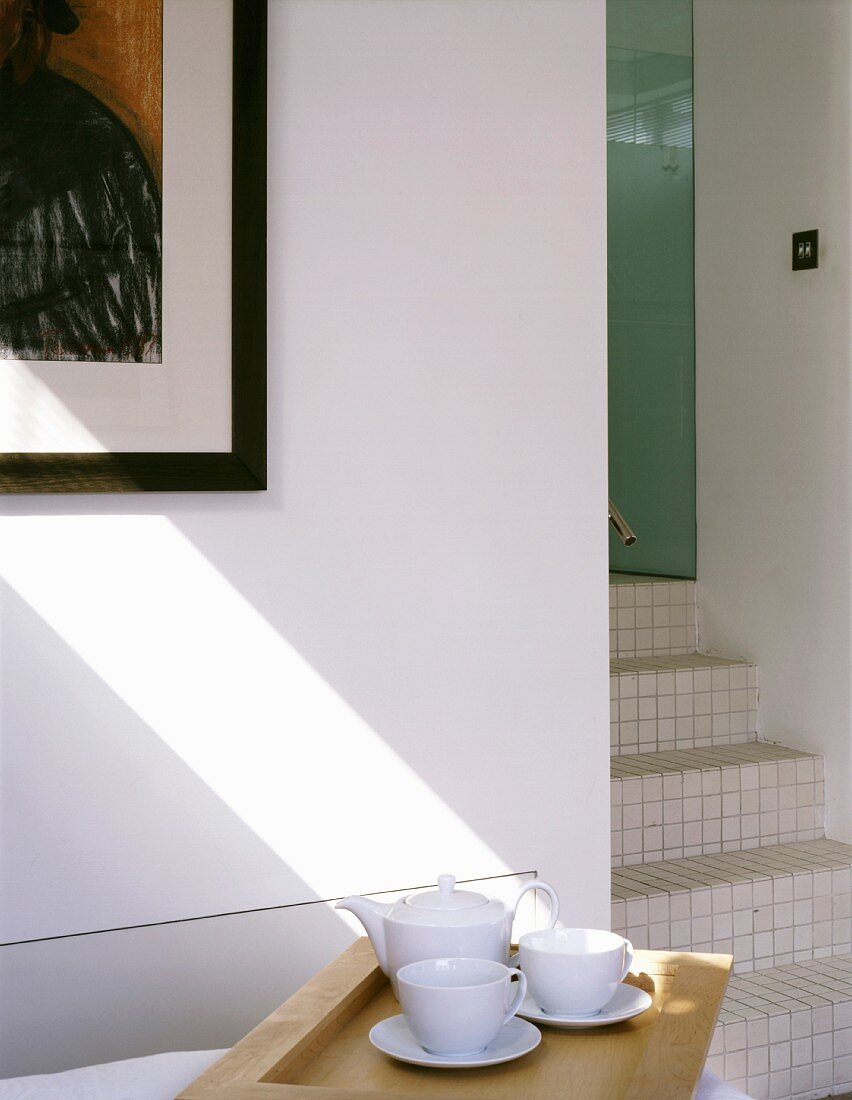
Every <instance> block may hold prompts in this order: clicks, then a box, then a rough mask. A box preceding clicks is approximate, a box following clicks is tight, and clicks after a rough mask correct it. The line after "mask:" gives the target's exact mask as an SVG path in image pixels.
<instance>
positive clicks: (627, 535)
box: [607, 500, 636, 546]
mask: <svg viewBox="0 0 852 1100" xmlns="http://www.w3.org/2000/svg"><path fill="white" fill-rule="evenodd" d="M607 504H608V505H609V522H610V523H611V524H612V526H613V528H614V529H615V533H616V534H617V535H618V537H619V538H620V539H621V541H622V542H623V543H624V545H625V546H632V545H633V543H634V542H635V541H636V536H635V535H634V534H633V529H632V528H631V526H630V524H629V523H628V522H627V520H626V519H625V518H624V516H623V515H622V514H621V512H619V510H618V509H617V508H616V506H615V505H614V504H613V503H612V501H611V500H607Z"/></svg>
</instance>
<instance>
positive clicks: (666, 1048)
mask: <svg viewBox="0 0 852 1100" xmlns="http://www.w3.org/2000/svg"><path fill="white" fill-rule="evenodd" d="M732 961H733V960H732V957H731V956H730V955H699V954H693V953H686V952H673V951H637V952H636V960H635V963H634V967H633V969H634V972H635V973H637V974H638V973H640V972H644V973H646V974H648V975H650V977H651V979H652V981H653V983H654V986H655V990H654V993H653V994H652V996H653V998H654V1005H653V1007H651V1008H649V1009H648V1010H647V1012H643V1013H642V1015H641V1016H636V1017H634V1018H633V1019H632V1020H627V1021H626V1022H624V1023H621V1024H613V1025H611V1026H609V1027H603V1028H598V1029H585V1030H582V1031H557V1030H555V1029H553V1028H547V1027H543V1028H541V1032H542V1041H541V1043H540V1045H539V1046H538V1047H537V1048H536V1049H535V1050H534V1051H532V1052H531V1053H530V1054H527V1055H525V1056H524V1057H523V1058H519V1059H518V1060H517V1061H515V1062H507V1063H504V1064H503V1065H499V1066H489V1067H486V1068H482V1069H466V1070H447V1069H441V1070H439V1069H424V1068H421V1067H418V1066H410V1065H405V1064H403V1063H401V1062H395V1061H393V1060H392V1059H391V1058H389V1057H387V1056H386V1055H384V1054H382V1053H380V1052H379V1051H378V1050H376V1049H375V1048H374V1047H373V1046H372V1044H371V1043H370V1041H369V1039H368V1038H367V1035H368V1032H369V1030H370V1028H371V1027H372V1026H373V1024H375V1023H377V1022H378V1021H379V1020H383V1019H384V1018H385V1017H387V1016H394V1015H396V1014H397V1013H398V1012H399V1011H400V1009H399V1004H398V1003H397V1001H396V999H395V998H394V995H393V993H392V992H391V988H390V984H389V983H388V980H387V978H386V977H385V976H384V974H383V973H382V971H381V970H380V969H379V966H378V964H377V962H376V956H375V955H374V954H373V949H372V948H371V947H370V943H369V940H367V939H361V940H358V941H357V942H356V943H354V944H353V945H352V946H351V947H349V948H347V950H346V951H344V952H343V954H342V955H340V956H339V957H338V958H337V959H335V960H334V962H332V963H331V964H330V965H329V966H327V967H326V968H325V970H322V971H321V972H320V973H319V974H318V975H317V976H316V977H315V978H313V979H312V980H311V981H310V982H308V984H307V985H305V986H303V987H302V989H300V990H299V991H298V993H295V994H294V995H293V996H292V997H291V998H290V999H289V1000H288V1001H285V1002H284V1004H283V1005H282V1006H281V1007H280V1008H279V1009H277V1010H276V1011H275V1012H273V1013H272V1015H271V1016H269V1017H267V1019H266V1020H264V1021H263V1023H262V1024H259V1025H258V1027H256V1028H255V1029H254V1031H252V1032H251V1033H250V1034H249V1035H247V1036H246V1037H245V1039H242V1040H241V1041H240V1042H239V1043H237V1045H236V1046H235V1047H234V1048H233V1049H232V1050H230V1051H229V1052H228V1053H227V1054H226V1055H225V1056H224V1058H222V1059H220V1060H219V1061H218V1062H217V1063H216V1064H215V1065H214V1066H211V1068H210V1069H209V1070H208V1071H207V1072H206V1073H205V1074H203V1076H201V1077H199V1079H198V1080H197V1081H196V1082H195V1083H194V1084H192V1085H190V1086H189V1088H187V1089H186V1090H185V1091H184V1092H182V1093H181V1095H180V1097H178V1100H343V1098H344V1097H376V1096H377V1095H380V1096H382V1097H391V1098H396V1100H402V1098H405V1097H407V1098H409V1100H411V1098H416V1097H423V1096H440V1097H493V1098H494V1100H497V1098H499V1097H513V1098H515V1100H518V1098H523V1100H539V1098H542V1100H543V1098H551V1097H553V1098H556V1097H559V1098H560V1100H621V1098H630V1100H688V1098H689V1097H691V1096H692V1094H693V1091H694V1089H695V1086H696V1084H697V1082H698V1078H699V1076H700V1074H701V1070H702V1067H703V1065H704V1059H705V1057H706V1055H707V1048H708V1047H709V1045H710V1039H711V1037H712V1035H713V1027H714V1025H715V1023H716V1017H717V1016H718V1014H719V1009H720V1007H721V1004H722V997H723V996H724V993H725V986H726V985H727V984H728V976H729V974H730V971H731V963H732Z"/></svg>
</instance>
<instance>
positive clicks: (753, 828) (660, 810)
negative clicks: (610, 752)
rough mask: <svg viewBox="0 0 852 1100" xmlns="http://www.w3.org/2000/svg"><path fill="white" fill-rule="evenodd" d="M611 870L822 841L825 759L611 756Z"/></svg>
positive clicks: (709, 751) (741, 748) (739, 751)
mask: <svg viewBox="0 0 852 1100" xmlns="http://www.w3.org/2000/svg"><path fill="white" fill-rule="evenodd" d="M610 775H611V783H610V791H611V815H612V823H611V830H612V833H611V841H612V865H613V867H623V866H629V865H631V864H638V863H651V862H657V861H659V860H664V859H665V860H672V859H681V858H683V857H689V856H696V855H712V854H715V853H717V852H732V851H737V850H739V849H741V848H757V847H760V846H765V845H770V844H787V843H790V842H793V841H799V840H815V839H817V838H818V837H821V836H822V835H823V826H824V821H825V784H824V778H823V759H822V757H821V756H816V755H814V754H813V753H809V752H804V751H802V750H799V749H791V748H787V747H786V746H784V745H774V744H771V743H770V742H767V741H751V742H749V743H748V744H744V745H724V746H710V747H707V748H698V749H672V750H671V751H669V752H655V753H635V754H630V755H627V756H613V757H612V758H611V761H610Z"/></svg>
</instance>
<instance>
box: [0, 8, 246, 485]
mask: <svg viewBox="0 0 852 1100" xmlns="http://www.w3.org/2000/svg"><path fill="white" fill-rule="evenodd" d="M233 27H234V34H233V105H232V121H231V125H232V134H233V138H232V140H233V163H232V173H231V186H232V195H231V197H232V222H231V240H232V258H231V450H230V451H226V452H200V453H194V452H180V451H179V452H172V453H163V452H144V453H124V452H117V453H114V454H109V453H106V454H104V453H93V454H77V453H71V452H67V453H66V452H61V453H31V454H29V453H28V454H16V453H5V454H2V455H0V492H2V493H135V492H233V491H237V492H239V491H246V490H259V489H265V488H266V42H267V0H233Z"/></svg>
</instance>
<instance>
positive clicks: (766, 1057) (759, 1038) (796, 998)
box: [707, 953, 852, 1100]
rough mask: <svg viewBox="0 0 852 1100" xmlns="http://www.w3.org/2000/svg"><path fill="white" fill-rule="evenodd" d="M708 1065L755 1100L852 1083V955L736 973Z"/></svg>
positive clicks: (799, 1096) (807, 1095)
mask: <svg viewBox="0 0 852 1100" xmlns="http://www.w3.org/2000/svg"><path fill="white" fill-rule="evenodd" d="M707 1068H708V1069H711V1070H713V1072H715V1073H718V1074H719V1075H720V1076H721V1077H724V1078H725V1079H726V1080H727V1081H729V1082H730V1083H731V1084H732V1085H735V1086H736V1087H737V1088H739V1089H741V1090H742V1091H743V1092H745V1093H747V1095H748V1096H750V1097H753V1100H812V1098H815V1097H822V1096H832V1095H838V1094H839V1093H845V1092H848V1091H849V1090H850V1089H852V955H850V954H848V953H838V954H837V955H830V956H827V957H825V958H820V959H814V960H812V961H811V962H805V963H794V964H791V965H788V966H780V967H775V968H773V969H770V970H761V971H758V972H756V973H754V974H740V975H734V977H732V978H731V981H730V984H729V985H728V992H727V995H726V997H725V1001H724V1003H723V1006H722V1011H721V1013H720V1016H719V1023H718V1025H717V1027H716V1030H715V1032H714V1035H713V1041H712V1044H711V1046H710V1054H709V1056H708V1058H707Z"/></svg>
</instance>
